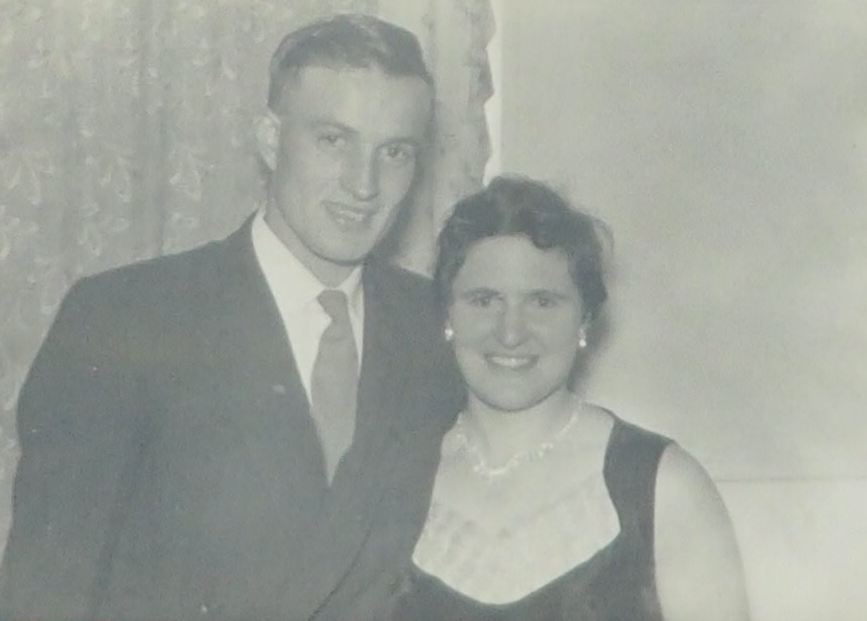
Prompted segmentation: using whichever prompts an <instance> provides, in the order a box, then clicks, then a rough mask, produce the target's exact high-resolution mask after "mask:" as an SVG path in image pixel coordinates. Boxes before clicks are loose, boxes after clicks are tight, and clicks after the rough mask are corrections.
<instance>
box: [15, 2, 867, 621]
mask: <svg viewBox="0 0 867 621" xmlns="http://www.w3.org/2000/svg"><path fill="white" fill-rule="evenodd" d="M344 10H361V11H367V12H372V13H377V14H380V15H382V16H383V17H385V18H387V19H391V20H393V21H396V22H398V23H401V24H403V25H405V26H407V27H408V28H410V29H412V30H414V31H415V32H417V33H418V34H419V36H420V39H421V40H422V43H423V45H424V47H425V52H426V55H427V58H428V60H429V62H430V64H431V65H432V67H433V70H434V73H435V76H436V81H437V88H438V102H437V103H438V106H437V115H438V120H439V123H440V129H439V132H438V134H437V137H436V148H435V150H434V152H433V162H432V164H433V167H432V170H433V172H432V174H430V175H428V177H427V178H426V180H425V183H424V184H423V187H422V191H421V195H420V200H419V203H418V208H417V209H416V211H415V212H413V214H412V217H411V219H410V221H409V222H408V226H409V230H408V232H407V235H406V237H405V240H406V241H405V243H404V245H403V246H402V247H401V249H400V260H401V261H402V262H403V263H405V264H407V265H409V266H410V267H413V268H414V269H418V270H420V271H425V270H426V269H427V268H428V266H429V261H430V258H431V252H432V248H433V237H434V235H435V232H436V230H437V227H438V224H439V223H440V222H441V220H442V218H443V217H444V215H445V214H446V213H447V210H448V207H449V205H450V204H451V203H452V202H453V200H454V199H455V198H457V197H458V196H461V195H463V194H465V193H466V192H468V191H470V190H472V189H475V188H476V187H478V184H479V183H480V181H481V179H482V176H483V171H484V170H485V166H486V165H487V174H488V176H490V175H491V174H494V173H496V172H498V171H501V170H502V171H515V172H520V173H525V174H530V175H533V176H536V177H540V178H542V179H545V180H548V181H550V182H551V183H553V184H554V185H555V186H556V187H558V188H560V189H561V190H563V191H564V192H565V193H566V194H568V195H569V196H570V197H571V198H573V199H574V200H575V201H576V202H579V203H582V204H583V205H584V206H585V208H587V209H589V210H590V211H591V212H593V213H594V214H596V215H598V216H599V217H601V218H602V219H604V220H605V221H607V222H608V223H609V224H610V225H611V229H612V231H613V233H614V242H615V243H614V247H613V252H612V257H611V278H612V286H611V301H610V302H611V303H610V305H609V311H608V316H607V317H606V321H605V323H604V325H603V326H602V328H603V329H600V330H599V331H598V332H597V333H596V334H595V335H594V336H595V343H594V344H595V346H596V347H595V356H594V358H593V360H592V361H591V364H590V368H589V370H590V373H589V374H588V376H587V378H586V379H585V381H584V383H583V386H582V390H583V391H584V392H585V393H586V394H587V396H588V398H590V399H591V400H594V401H597V402H599V403H601V404H603V405H606V406H608V407H610V408H612V409H613V410H615V411H616V412H617V413H618V414H619V415H620V416H622V417H623V418H626V419H628V420H631V421H633V422H636V423H639V424H642V425H645V426H647V427H650V428H652V429H654V430H658V431H660V432H663V433H666V434H668V435H670V436H672V437H674V438H676V439H677V440H678V441H679V442H680V443H681V444H682V445H683V446H684V447H685V448H687V449H688V450H689V451H691V452H692V453H693V454H695V455H696V456H697V457H698V458H699V459H700V460H701V462H702V463H703V464H704V465H705V466H706V467H707V469H708V470H709V472H710V474H711V475H712V476H713V477H714V479H715V480H716V481H717V483H718V485H719V486H720V489H721V491H722V493H723V495H724V497H725V499H726V502H727V504H728V506H729V509H730V511H731V514H732V518H733V520H734V523H735V528H736V531H737V535H738V538H739V541H740V543H741V548H742V552H743V556H744V561H745V566H746V571H747V580H748V588H749V591H750V597H751V603H752V608H753V613H754V615H753V616H754V619H756V621H784V620H785V621H813V620H817V619H826V618H832V619H835V620H844V621H845V620H853V621H854V620H861V619H864V618H867V589H864V585H865V584H867V565H865V563H864V560H863V559H865V558H867V534H863V531H864V528H863V525H864V524H865V523H867V450H865V449H867V422H865V416H864V413H865V412H867V321H865V317H867V209H865V205H864V202H865V196H867V71H865V70H864V68H865V67H867V4H865V3H863V2H862V1H861V0H786V1H783V0H704V1H702V2H699V1H697V0H533V1H532V2H530V1H529V0H490V1H488V0H411V1H410V0H379V1H374V0H356V1H342V2H339V1H332V2H321V1H316V0H306V1H302V0H295V1H288V0H76V1H75V2H72V1H71V0H69V1H64V0H53V1H52V0H30V1H28V0H0V81H2V84H3V87H2V89H0V540H2V535H4V534H5V532H6V529H7V528H8V523H9V518H10V506H11V493H12V487H11V486H12V477H13V475H14V468H15V461H16V459H17V445H16V442H15V427H14V403H15V398H16V395H17V391H18V389H19V388H20V385H21V382H22V381H23V378H24V375H25V373H26V371H27V368H28V366H29V364H30V361H31V360H32V357H33V355H34V354H35V351H36V348H37V347H38V345H39V343H40V341H41V339H42V337H43V336H44V333H45V330H46V329H47V327H48V325H49V323H50V321H51V319H52V317H53V315H54V312H55V311H56V308H57V305H58V303H59V301H60V299H61V297H62V295H63V294H64V293H65V291H66V290H67V289H68V287H69V285H70V284H71V283H72V282H73V281H74V280H75V279H76V278H78V277H79V276H81V275H83V274H89V273H93V272H96V271H100V270H103V269H106V268H109V267H112V266H114V265H118V264H122V263H127V262H129V261H132V260H135V259H138V258H144V257H149V256H154V255H157V254H164V253H168V252H175V251H179V250H183V249H185V248H188V247H191V246H193V245H196V244H198V243H200V242H202V241H204V240H206V239H210V238H213V237H217V236H221V235H224V234H226V233H228V232H229V231H231V230H232V229H234V228H235V227H236V226H237V224H238V223H239V222H240V221H241V220H242V219H243V218H244V217H245V216H246V215H247V214H248V213H249V212H250V211H252V210H253V209H255V205H256V202H257V201H258V199H259V197H260V191H261V179H260V176H259V171H258V170H257V168H256V163H255V158H254V157H253V143H252V133H251V131H250V121H251V119H252V118H253V116H254V115H255V114H257V113H258V112H260V111H261V110H262V106H263V102H264V98H265V84H266V77H267V76H266V64H267V59H268V57H269V56H270V53H271V51H272V49H273V47H274V46H275V45H276V43H277V41H279V39H280V37H281V36H282V35H283V34H284V33H285V32H287V31H288V30H291V29H292V28H294V27H295V26H298V25H300V24H301V23H303V22H306V21H308V20H309V19H311V18H313V17H315V16H317V15H319V14H323V13H328V12H333V11H344ZM495 24H496V29H495V28H494V26H495ZM492 37H493V38H492ZM489 62H490V67H489ZM489 68H490V69H491V70H492V74H493V86H494V87H495V90H494V91H493V97H490V96H491V94H492V83H491V80H490V77H491V76H490V75H489ZM485 111H487V126H486V117H485V114H484V113H485ZM489 136H490V140H489ZM0 548H2V543H0Z"/></svg>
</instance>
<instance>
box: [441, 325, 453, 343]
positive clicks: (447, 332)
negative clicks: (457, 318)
mask: <svg viewBox="0 0 867 621" xmlns="http://www.w3.org/2000/svg"><path fill="white" fill-rule="evenodd" d="M443 336H444V337H445V339H446V341H448V342H451V340H452V339H453V338H455V331H454V330H453V329H452V327H451V326H446V327H445V328H443Z"/></svg>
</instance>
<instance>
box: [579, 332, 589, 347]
mask: <svg viewBox="0 0 867 621" xmlns="http://www.w3.org/2000/svg"><path fill="white" fill-rule="evenodd" d="M578 347H580V348H581V349H584V348H585V347H587V337H586V336H584V335H583V334H582V335H581V336H580V338H579V339H578Z"/></svg>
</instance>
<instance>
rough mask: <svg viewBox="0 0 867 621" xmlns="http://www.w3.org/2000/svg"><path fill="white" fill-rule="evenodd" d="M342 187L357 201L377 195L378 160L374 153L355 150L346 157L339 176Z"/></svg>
mask: <svg viewBox="0 0 867 621" xmlns="http://www.w3.org/2000/svg"><path fill="white" fill-rule="evenodd" d="M341 183H342V185H343V188H344V189H345V190H346V191H347V192H349V193H350V194H352V196H353V198H355V199H356V200H359V201H369V200H373V199H374V198H376V197H377V196H378V195H379V162H378V161H377V159H376V154H375V153H363V152H356V153H353V154H352V155H350V156H349V157H348V158H347V161H346V162H345V164H344V166H343V174H342V177H341Z"/></svg>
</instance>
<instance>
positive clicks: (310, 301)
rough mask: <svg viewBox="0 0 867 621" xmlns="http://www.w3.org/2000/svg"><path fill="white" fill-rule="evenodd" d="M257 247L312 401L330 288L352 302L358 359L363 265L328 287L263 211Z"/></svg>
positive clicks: (255, 222) (257, 226)
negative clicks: (323, 301)
mask: <svg viewBox="0 0 867 621" xmlns="http://www.w3.org/2000/svg"><path fill="white" fill-rule="evenodd" d="M251 234H252V238H253V251H254V252H255V254H256V259H257V260H258V262H259V267H260V268H261V269H262V273H263V274H264V275H265V280H266V281H267V283H268V288H269V289H270V290H271V295H272V296H273V297H274V301H275V302H276V304H277V309H278V311H279V312H280V318H281V319H282V320H283V326H284V328H285V329H286V335H287V336H288V339H289V345H290V347H291V348H292V355H293V357H294V358H295V364H296V366H297V368H298V373H299V375H300V376H301V383H302V384H303V385H304V390H305V391H306V392H307V401H308V403H309V402H310V384H311V377H312V376H313V365H314V363H315V362H316V354H317V352H318V351H319V341H320V339H321V338H322V333H323V332H325V329H326V328H327V327H328V325H329V324H330V323H331V318H330V317H329V316H328V314H327V313H326V312H325V309H323V308H322V305H321V304H319V301H318V300H317V299H316V298H317V297H318V296H319V294H320V293H322V292H323V291H324V290H325V289H339V290H340V291H343V292H344V293H345V294H346V298H347V300H348V303H349V321H350V323H351V324H352V332H353V335H354V336H355V346H356V348H357V351H358V360H359V361H361V352H362V346H363V335H364V292H363V291H362V285H361V267H358V268H356V269H355V270H353V271H352V273H351V274H350V275H349V276H348V277H347V278H346V280H344V281H343V282H342V283H340V285H339V286H337V287H326V286H325V285H324V284H322V283H321V282H320V281H319V279H317V278H316V276H314V275H313V274H312V273H311V272H310V270H309V269H307V267H306V266H305V265H304V264H303V263H301V261H299V260H298V258H297V257H296V256H295V255H294V254H292V252H290V251H289V249H288V248H286V246H284V245H283V242H281V241H280V239H279V238H278V237H277V236H276V235H275V234H274V232H273V231H272V230H271V227H270V226H268V223H267V222H265V217H264V215H263V213H262V211H259V213H257V214H256V216H255V218H254V219H253V226H252V228H251Z"/></svg>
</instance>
